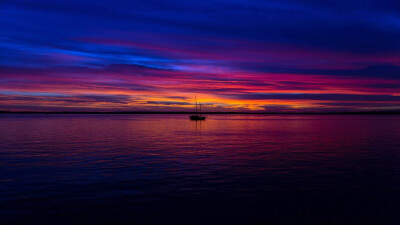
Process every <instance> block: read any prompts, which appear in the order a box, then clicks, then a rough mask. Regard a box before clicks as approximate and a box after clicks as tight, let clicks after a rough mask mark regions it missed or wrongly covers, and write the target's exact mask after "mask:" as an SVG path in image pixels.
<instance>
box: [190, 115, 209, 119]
mask: <svg viewBox="0 0 400 225" xmlns="http://www.w3.org/2000/svg"><path fill="white" fill-rule="evenodd" d="M189 118H190V120H206V117H205V116H196V115H194V116H189Z"/></svg>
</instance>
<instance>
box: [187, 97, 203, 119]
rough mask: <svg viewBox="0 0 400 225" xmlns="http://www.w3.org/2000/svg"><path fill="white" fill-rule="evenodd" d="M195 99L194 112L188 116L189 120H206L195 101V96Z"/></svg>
mask: <svg viewBox="0 0 400 225" xmlns="http://www.w3.org/2000/svg"><path fill="white" fill-rule="evenodd" d="M194 98H195V101H196V114H194V115H191V116H189V118H190V120H206V116H204V115H202V114H201V104H198V103H197V97H196V96H195V97H194ZM198 105H199V108H200V110H199V111H198V110H197V106H198Z"/></svg>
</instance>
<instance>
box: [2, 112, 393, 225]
mask: <svg viewBox="0 0 400 225" xmlns="http://www.w3.org/2000/svg"><path fill="white" fill-rule="evenodd" d="M399 163H400V116H396V115H394V116H389V115H385V116H382V115H210V116H209V118H208V119H207V121H203V122H195V121H190V120H189V119H188V117H187V115H28V114H27V115H0V224H398V223H400V214H399V212H400V204H399V202H400V194H399V191H400V190H399V189H400V178H399V175H400V173H399V171H400V167H399V165H400V164H399Z"/></svg>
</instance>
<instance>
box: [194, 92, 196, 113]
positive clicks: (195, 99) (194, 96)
mask: <svg viewBox="0 0 400 225" xmlns="http://www.w3.org/2000/svg"><path fill="white" fill-rule="evenodd" d="M194 99H195V101H196V116H197V97H196V95H195V96H194Z"/></svg>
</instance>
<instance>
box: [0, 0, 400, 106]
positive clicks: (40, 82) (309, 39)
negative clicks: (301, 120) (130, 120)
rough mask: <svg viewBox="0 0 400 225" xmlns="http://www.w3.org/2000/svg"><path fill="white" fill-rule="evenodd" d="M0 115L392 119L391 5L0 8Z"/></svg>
mask: <svg viewBox="0 0 400 225" xmlns="http://www.w3.org/2000/svg"><path fill="white" fill-rule="evenodd" d="M0 13H1V15H2V16H1V18H0V27H1V28H2V29H1V36H0V110H15V111H24V110H29V111H31V110H32V111H66V110H67V111H190V110H192V108H193V106H192V104H193V98H194V96H195V95H197V96H198V98H200V99H201V101H202V103H203V104H204V108H205V110H206V111H267V112H337V111H370V110H400V5H399V3H398V1H373V0H367V1H362V2H361V1H341V0H339V1H314V0H308V1H307V0H305V1H304V0H301V1H300V0H286V1H282V0H279V1H278V0H276V1H228V0H219V1H181V0H172V1H159V0H149V1H113V2H112V3H111V2H110V1H78V0H68V1H56V0H51V1H50V0H49V1H43V0H37V1H28V0H19V1H7V0H6V1H1V2H0Z"/></svg>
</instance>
